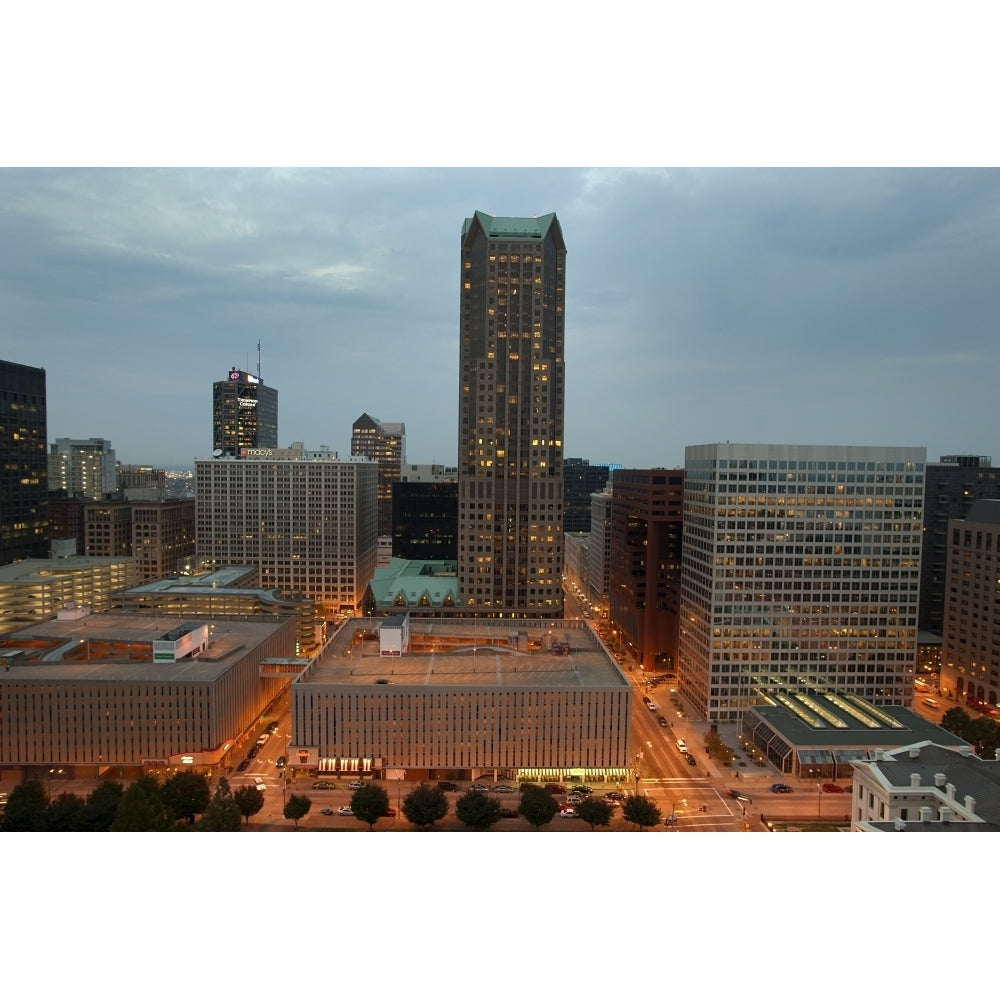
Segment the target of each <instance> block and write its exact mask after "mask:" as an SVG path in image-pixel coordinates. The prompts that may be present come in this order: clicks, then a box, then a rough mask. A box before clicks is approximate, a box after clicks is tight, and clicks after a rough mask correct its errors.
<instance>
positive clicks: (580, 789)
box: [570, 785, 594, 795]
mask: <svg viewBox="0 0 1000 1000" xmlns="http://www.w3.org/2000/svg"><path fill="white" fill-rule="evenodd" d="M593 790H594V789H593V788H591V787H590V785H574V786H573V787H572V788H571V789H570V791H571V792H575V793H576V794H577V795H589V794H590V793H591V792H592V791H593Z"/></svg>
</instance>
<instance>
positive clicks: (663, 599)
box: [608, 469, 684, 673]
mask: <svg viewBox="0 0 1000 1000" xmlns="http://www.w3.org/2000/svg"><path fill="white" fill-rule="evenodd" d="M612 483H613V485H612V501H611V570H610V582H609V587H608V613H609V616H610V619H611V623H612V625H613V626H614V627H615V628H617V629H619V630H621V631H622V632H623V633H624V642H625V644H626V645H627V647H628V649H629V650H630V652H631V653H632V655H633V656H634V657H635V659H636V660H637V661H638V662H639V663H640V664H641V666H642V667H643V669H645V670H650V671H666V672H670V673H672V672H674V671H675V670H676V666H677V638H678V630H679V623H678V622H679V620H678V613H679V607H680V583H681V539H682V527H683V516H684V470H683V469H616V470H615V472H614V477H613V479H612Z"/></svg>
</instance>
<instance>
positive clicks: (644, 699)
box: [642, 695, 649, 705]
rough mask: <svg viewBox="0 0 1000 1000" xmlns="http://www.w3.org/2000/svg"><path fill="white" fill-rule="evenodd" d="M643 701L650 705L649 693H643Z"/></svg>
mask: <svg viewBox="0 0 1000 1000" xmlns="http://www.w3.org/2000/svg"><path fill="white" fill-rule="evenodd" d="M642 703H643V704H644V705H648V704H649V697H648V696H647V695H643V696H642Z"/></svg>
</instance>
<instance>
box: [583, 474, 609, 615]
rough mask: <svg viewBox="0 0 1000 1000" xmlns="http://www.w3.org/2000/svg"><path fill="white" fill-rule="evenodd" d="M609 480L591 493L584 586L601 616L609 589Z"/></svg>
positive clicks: (605, 608) (605, 613)
mask: <svg viewBox="0 0 1000 1000" xmlns="http://www.w3.org/2000/svg"><path fill="white" fill-rule="evenodd" d="M613 499H614V498H613V497H612V494H611V484H610V483H608V484H607V485H606V486H605V488H604V489H603V490H601V491H600V492H599V493H593V494H591V497H590V544H589V545H588V546H587V560H588V566H587V586H588V587H589V588H590V599H591V601H593V602H594V604H595V606H596V607H597V609H598V613H599V614H600V617H601V618H607V616H608V595H609V593H610V590H611V507H612V504H613Z"/></svg>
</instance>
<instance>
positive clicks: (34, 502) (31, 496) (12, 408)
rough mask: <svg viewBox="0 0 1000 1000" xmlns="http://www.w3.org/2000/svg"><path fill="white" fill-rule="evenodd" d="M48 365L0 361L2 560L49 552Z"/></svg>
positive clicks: (0, 542) (46, 554)
mask: <svg viewBox="0 0 1000 1000" xmlns="http://www.w3.org/2000/svg"><path fill="white" fill-rule="evenodd" d="M46 442H47V425H46V394H45V369H44V368H31V367H30V366H28V365H19V364H16V363H15V362H13V361H0V566H2V565H5V564H7V563H11V562H14V561H15V560H18V559H45V558H47V557H48V555H49V510H48V489H49V486H48V462H47V459H46Z"/></svg>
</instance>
